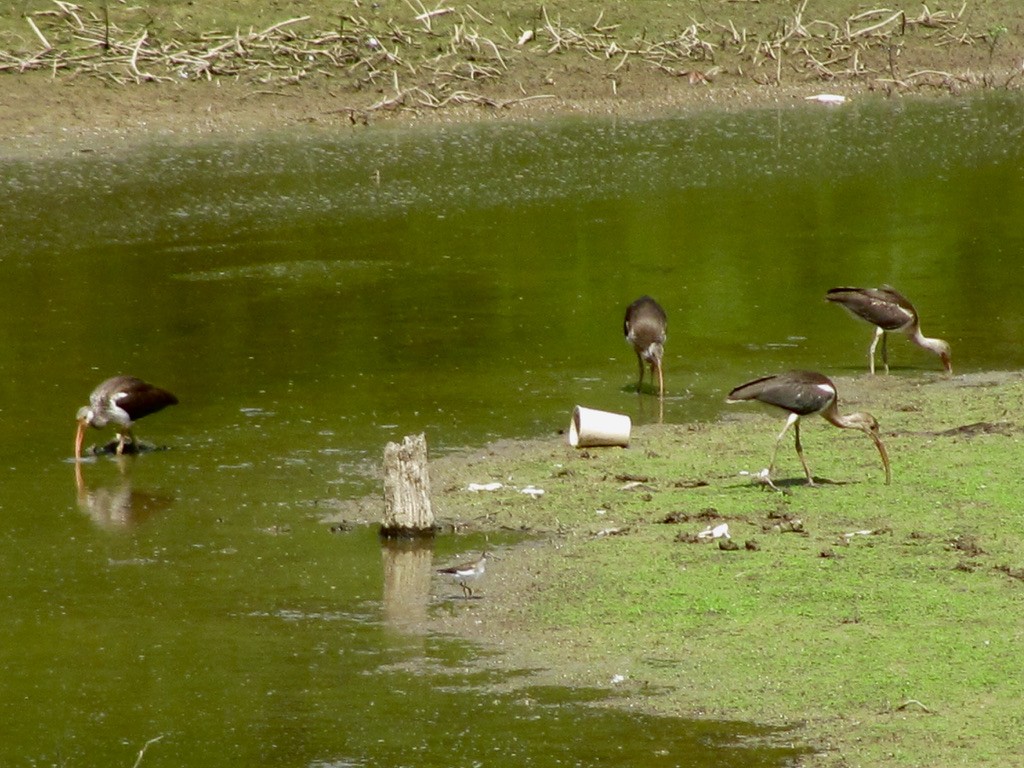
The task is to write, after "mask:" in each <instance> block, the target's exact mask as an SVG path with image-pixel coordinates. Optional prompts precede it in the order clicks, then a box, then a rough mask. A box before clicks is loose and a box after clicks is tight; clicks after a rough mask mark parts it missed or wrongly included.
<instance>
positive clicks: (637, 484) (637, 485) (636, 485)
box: [619, 480, 654, 491]
mask: <svg viewBox="0 0 1024 768" xmlns="http://www.w3.org/2000/svg"><path fill="white" fill-rule="evenodd" d="M619 490H620V491H635V490H644V491H653V490H654V489H653V488H652V487H651V486H649V485H648V484H647V483H644V482H641V481H640V480H630V481H629V482H628V483H626V484H625V485H623V486H622V487H620V488H619Z"/></svg>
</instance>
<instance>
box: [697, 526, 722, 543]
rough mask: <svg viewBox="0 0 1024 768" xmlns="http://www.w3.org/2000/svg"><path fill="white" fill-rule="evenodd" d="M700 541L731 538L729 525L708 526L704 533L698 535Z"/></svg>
mask: <svg viewBox="0 0 1024 768" xmlns="http://www.w3.org/2000/svg"><path fill="white" fill-rule="evenodd" d="M697 538H698V539H722V538H725V539H728V538H729V524H728V523H722V524H721V525H716V526H715V527H713V528H712V527H711V526H708V527H707V528H705V529H704V530H703V531H701V532H700V533H698V534H697Z"/></svg>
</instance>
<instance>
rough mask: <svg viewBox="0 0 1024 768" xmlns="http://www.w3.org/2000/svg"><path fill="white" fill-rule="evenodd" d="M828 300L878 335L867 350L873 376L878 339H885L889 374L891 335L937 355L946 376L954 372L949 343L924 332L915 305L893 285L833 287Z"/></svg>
mask: <svg viewBox="0 0 1024 768" xmlns="http://www.w3.org/2000/svg"><path fill="white" fill-rule="evenodd" d="M825 298H826V299H828V300H829V301H834V302H835V303H836V304H838V305H840V306H841V307H843V309H845V310H847V311H848V312H849V313H850V314H852V315H853V316H854V317H858V318H860V319H861V320H866V321H867V322H869V323H871V324H872V325H873V326H875V336H874V338H873V339H872V340H871V347H870V349H869V350H868V358H869V360H870V368H871V373H872V374H874V372H875V348H876V347H878V340H879V339H881V340H882V363H883V365H885V372H886V373H888V372H889V349H888V345H887V339H888V334H889V333H890V332H898V333H902V334H904V335H905V336H906V337H907V338H908V339H910V340H911V341H912V342H913V343H914V344H917V346H919V347H921V348H922V349H927V350H928V351H929V352H932V353H933V354H936V355H938V356H939V358H940V359H941V360H942V365H943V367H945V369H946V373H952V372H953V362H952V356H951V352H950V348H949V344H947V343H946V342H945V341H943V340H942V339H931V338H929V337H927V336H925V335H924V334H923V333H921V318H920V316H919V315H918V314H917V310H916V309H914V305H913V304H911V303H910V300H909V299H907V297H906V296H904V295H903V294H901V293H900V292H899V291H897V290H896V289H895V288H893V287H892V286H888V285H883V286H882V287H881V288H832V289H830V290H829V291H828V293H826V294H825Z"/></svg>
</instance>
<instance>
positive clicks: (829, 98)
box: [804, 93, 846, 104]
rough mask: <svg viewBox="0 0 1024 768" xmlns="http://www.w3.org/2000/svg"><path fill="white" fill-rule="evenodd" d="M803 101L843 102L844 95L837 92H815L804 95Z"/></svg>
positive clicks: (821, 102) (844, 101)
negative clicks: (811, 94) (810, 94)
mask: <svg viewBox="0 0 1024 768" xmlns="http://www.w3.org/2000/svg"><path fill="white" fill-rule="evenodd" d="M804 101H816V102H818V103H819V104H844V103H846V97H845V96H840V95H839V94H838V93H816V94H814V95H813V96H804Z"/></svg>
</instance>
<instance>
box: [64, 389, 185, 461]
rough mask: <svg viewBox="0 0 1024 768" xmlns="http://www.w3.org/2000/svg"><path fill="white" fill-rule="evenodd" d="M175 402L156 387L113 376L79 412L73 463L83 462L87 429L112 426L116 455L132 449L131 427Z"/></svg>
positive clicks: (93, 394) (172, 397)
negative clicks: (127, 447) (115, 436)
mask: <svg viewBox="0 0 1024 768" xmlns="http://www.w3.org/2000/svg"><path fill="white" fill-rule="evenodd" d="M177 404H178V398H177V397H175V396H174V395H172V394H171V393H170V392H168V391H167V390H166V389H161V388H160V387H155V386H153V385H152V384H149V383H147V382H145V381H143V380H142V379H137V378H135V377H134V376H115V377H113V378H112V379H107V380H106V381H104V382H103V383H102V384H100V385H99V386H98V387H96V389H94V390H93V391H92V394H91V395H89V404H88V405H86V406H83V407H82V408H80V409H79V410H78V416H77V419H78V432H77V433H76V434H75V461H80V460H81V458H82V442H83V441H84V440H85V429H86V427H95V428H96V429H103V428H104V427H106V426H108V425H113V427H114V430H115V432H116V433H117V454H118V455H119V456H120V455H121V454H122V453H124V450H125V445H126V444H129V443H131V444H132V445H133V447H134V445H135V436H134V434H133V433H132V427H133V426H134V424H135V422H136V421H138V420H139V419H141V418H142V417H143V416H149V415H150V414H152V413H156V412H157V411H162V410H163V409H164V408H166V407H167V406H169V405H177Z"/></svg>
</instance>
